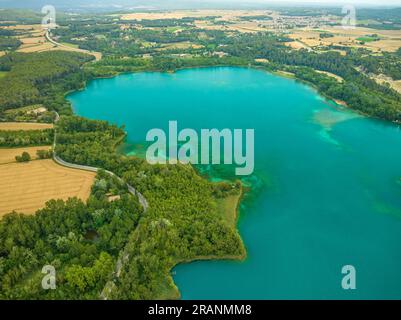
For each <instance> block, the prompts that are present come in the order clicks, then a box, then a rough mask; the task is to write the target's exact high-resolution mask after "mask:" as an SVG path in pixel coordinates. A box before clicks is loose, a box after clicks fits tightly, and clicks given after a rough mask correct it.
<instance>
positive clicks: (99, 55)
mask: <svg viewBox="0 0 401 320" xmlns="http://www.w3.org/2000/svg"><path fill="white" fill-rule="evenodd" d="M45 38H46V40H47V41H49V42H50V43H52V44H54V45H55V46H57V47H59V48H61V49H65V50H67V51H74V52H81V53H86V54H90V55H91V56H94V57H95V59H96V61H99V60H100V59H102V54H101V53H100V52H95V51H89V50H84V49H79V48H74V47H70V46H67V45H65V44H61V43H58V42H56V41H54V40H53V39H52V38H51V37H50V31H49V30H47V31H46V33H45Z"/></svg>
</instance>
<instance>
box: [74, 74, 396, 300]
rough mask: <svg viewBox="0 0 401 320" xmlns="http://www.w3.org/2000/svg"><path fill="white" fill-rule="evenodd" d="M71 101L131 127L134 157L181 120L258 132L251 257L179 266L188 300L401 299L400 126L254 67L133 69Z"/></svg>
mask: <svg viewBox="0 0 401 320" xmlns="http://www.w3.org/2000/svg"><path fill="white" fill-rule="evenodd" d="M69 100H70V101H71V102H72V104H73V108H74V110H75V112H76V113H77V114H79V115H82V116H85V117H88V118H93V119H104V120H108V121H110V122H112V123H117V124H119V125H122V124H125V125H126V130H127V132H128V141H129V144H128V145H127V146H126V148H125V151H126V152H127V153H131V154H135V153H141V146H142V145H143V142H144V141H145V136H146V133H147V132H148V130H150V129H152V128H163V129H166V130H167V128H168V121H169V120H177V121H178V126H179V129H184V128H194V129H197V130H200V129H201V128H205V129H211V128H218V129H223V128H231V129H234V128H242V129H247V128H250V129H255V172H254V174H253V175H252V176H250V177H247V178H245V179H244V183H247V184H248V185H250V186H251V192H250V193H249V194H248V195H247V196H246V198H245V199H244V201H243V202H242V204H241V208H240V219H239V222H238V228H239V231H240V234H241V236H242V238H243V240H244V243H245V245H246V248H247V252H248V257H247V259H246V261H244V262H235V261H204V262H194V263H190V264H185V265H179V266H177V267H176V268H175V269H174V270H173V274H174V280H175V282H176V284H177V286H178V287H179V289H180V291H181V293H182V297H183V299H203V298H207V299H280V298H284V299H311V298H316V299H325V298H329V299H357V298H358V299H360V298H367V299H373V298H378V299H382V298H390V299H400V298H401V182H400V178H401V129H400V127H398V126H395V125H392V124H389V123H385V122H382V121H378V120H373V119H368V118H365V117H361V116H359V115H357V114H355V113H353V112H351V111H348V110H346V109H344V108H342V107H339V106H337V105H335V104H334V103H332V102H328V101H326V100H325V99H324V98H322V97H320V96H319V95H318V94H317V93H316V92H315V91H314V90H313V89H311V88H309V87H308V86H306V85H304V84H301V83H299V82H296V81H294V80H291V79H285V78H281V77H278V76H275V75H271V74H268V73H265V72H262V71H258V70H252V69H245V68H207V69H192V70H183V71H179V72H177V73H175V74H162V73H139V74H125V75H121V76H118V77H115V78H112V79H99V80H95V81H92V82H90V83H89V84H88V87H87V88H86V89H85V90H84V91H81V92H77V93H74V94H71V95H69ZM142 151H143V149H142ZM201 169H202V172H204V173H208V174H209V176H211V178H214V179H216V178H226V177H227V174H230V171H229V170H226V168H224V167H222V166H220V167H213V168H207V167H206V168H201ZM344 265H353V266H354V267H355V268H356V286H357V289H356V290H343V289H342V287H341V279H342V277H343V275H342V274H341V268H342V266H344Z"/></svg>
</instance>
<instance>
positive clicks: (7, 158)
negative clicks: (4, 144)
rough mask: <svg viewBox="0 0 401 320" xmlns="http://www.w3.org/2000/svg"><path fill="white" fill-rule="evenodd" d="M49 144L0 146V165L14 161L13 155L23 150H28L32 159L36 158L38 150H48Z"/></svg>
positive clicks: (17, 154) (19, 153) (18, 154)
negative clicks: (22, 146) (19, 146)
mask: <svg viewBox="0 0 401 320" xmlns="http://www.w3.org/2000/svg"><path fill="white" fill-rule="evenodd" d="M49 149H50V147H49V146H42V147H24V148H5V149H2V148H0V165H1V164H5V163H12V162H16V160H15V157H16V156H20V155H21V154H22V153H23V152H28V153H29V154H30V156H31V158H32V159H36V152H37V151H38V150H49Z"/></svg>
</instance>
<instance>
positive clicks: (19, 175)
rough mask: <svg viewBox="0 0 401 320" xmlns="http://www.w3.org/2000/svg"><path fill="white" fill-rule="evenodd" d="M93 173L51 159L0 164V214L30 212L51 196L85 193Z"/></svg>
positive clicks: (89, 186) (38, 207)
mask: <svg viewBox="0 0 401 320" xmlns="http://www.w3.org/2000/svg"><path fill="white" fill-rule="evenodd" d="M95 175H96V174H95V173H93V172H87V171H82V170H76V169H70V168H66V167H62V166H60V165H58V164H56V163H55V162H54V161H53V160H36V161H31V162H27V163H10V164H2V165H0V217H1V216H3V215H5V214H7V213H9V212H12V211H13V210H15V211H17V212H21V213H27V214H33V213H35V212H36V210H38V209H40V208H43V207H44V206H45V203H46V202H47V201H49V200H51V199H63V200H67V199H68V198H71V197H78V198H80V199H82V200H86V199H87V198H88V197H89V194H90V189H91V186H92V184H93V181H94V178H95Z"/></svg>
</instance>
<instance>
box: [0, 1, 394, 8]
mask: <svg viewBox="0 0 401 320" xmlns="http://www.w3.org/2000/svg"><path fill="white" fill-rule="evenodd" d="M346 4H352V5H355V6H358V7H360V8H394V7H401V0H385V1H382V2H381V3H380V4H377V1H375V0H348V1H343V0H341V1H334V0H307V1H305V0H284V1H281V0H267V1H266V0H208V1H200V0H163V1H162V0H113V1H108V0H53V1H49V0H0V8H1V9H31V10H37V9H40V8H42V7H43V6H45V5H53V6H55V7H58V8H60V9H68V10H84V11H85V10H89V11H96V10H110V9H112V10H179V9H181V10H191V9H269V8H277V7H293V6H296V7H322V8H324V7H339V6H343V5H346Z"/></svg>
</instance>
